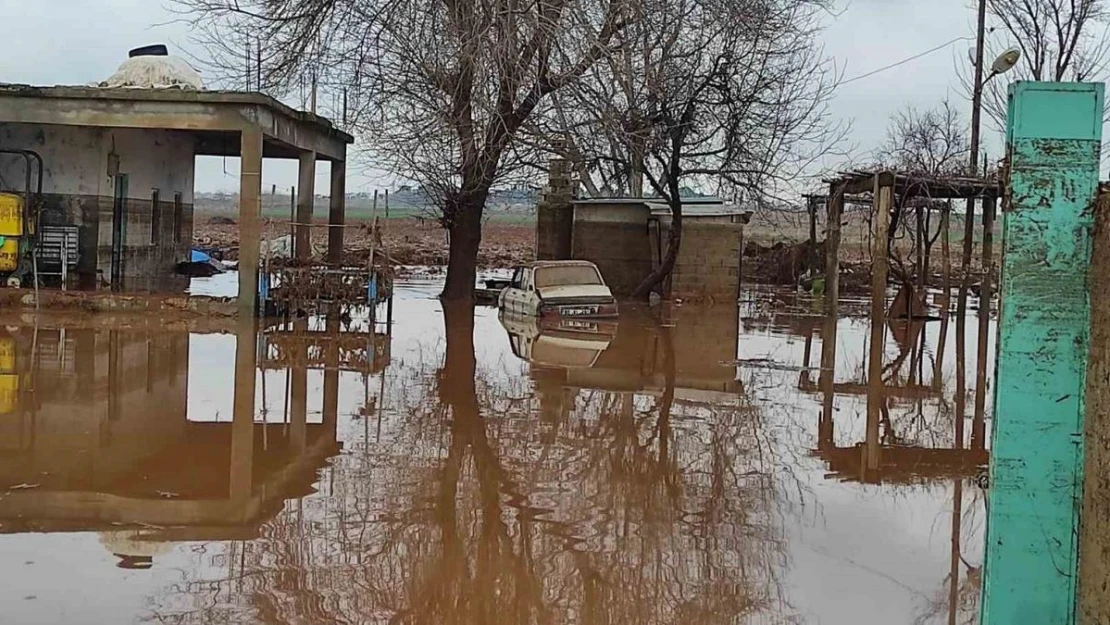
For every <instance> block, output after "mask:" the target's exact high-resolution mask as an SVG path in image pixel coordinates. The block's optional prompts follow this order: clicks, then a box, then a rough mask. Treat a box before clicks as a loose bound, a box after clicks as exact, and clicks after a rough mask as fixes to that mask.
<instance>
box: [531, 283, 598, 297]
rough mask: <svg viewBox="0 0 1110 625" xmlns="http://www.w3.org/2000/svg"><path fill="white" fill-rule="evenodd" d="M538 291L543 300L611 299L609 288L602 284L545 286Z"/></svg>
mask: <svg viewBox="0 0 1110 625" xmlns="http://www.w3.org/2000/svg"><path fill="white" fill-rule="evenodd" d="M537 290H538V291H539V294H540V297H542V298H544V299H545V300H561V299H568V300H575V299H581V298H586V299H594V298H610V299H611V298H612V297H613V293H612V292H610V291H609V287H607V286H605V285H604V284H575V285H570V286H547V287H543V288H541V289H537Z"/></svg>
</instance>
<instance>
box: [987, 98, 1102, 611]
mask: <svg viewBox="0 0 1110 625" xmlns="http://www.w3.org/2000/svg"><path fill="white" fill-rule="evenodd" d="M1103 97H1104V94H1103V85H1101V84H1092V83H1048V82H1018V83H1015V84H1013V85H1011V87H1010V104H1009V119H1008V123H1007V144H1008V151H1009V160H1010V189H1009V191H1010V193H1011V197H1010V202H1009V205H1008V206H1006V207H1005V213H1004V225H1003V239H1004V240H1003V257H1002V278H1001V291H1000V296H1001V302H1002V304H1001V312H1000V319H999V333H998V365H997V381H996V383H995V412H994V414H995V415H996V416H995V419H994V434H993V437H992V441H991V446H992V451H991V467H990V490H989V495H988V502H989V514H988V519H987V554H986V570H985V581H984V585H983V617H982V622H983V623H984V625H1002V624H1005V625H1021V624H1025V623H1028V624H1030V625H1033V624H1037V625H1040V624H1044V623H1054V624H1070V623H1075V606H1076V581H1077V580H1076V572H1077V561H1078V551H1077V550H1078V535H1079V510H1080V505H1081V503H1082V483H1083V476H1082V472H1083V410H1084V382H1085V379H1086V372H1087V345H1088V342H1089V335H1090V297H1089V292H1088V289H1087V274H1088V270H1089V265H1090V261H1091V231H1092V227H1093V221H1094V218H1093V216H1094V203H1095V197H1096V194H1097V191H1098V173H1099V146H1100V144H1101V140H1102V113H1103Z"/></svg>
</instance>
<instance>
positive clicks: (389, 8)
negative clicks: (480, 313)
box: [176, 0, 633, 299]
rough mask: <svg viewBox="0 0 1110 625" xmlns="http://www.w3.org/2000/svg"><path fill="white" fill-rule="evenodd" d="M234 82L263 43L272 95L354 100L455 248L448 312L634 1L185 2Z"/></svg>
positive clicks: (380, 146)
mask: <svg viewBox="0 0 1110 625" xmlns="http://www.w3.org/2000/svg"><path fill="white" fill-rule="evenodd" d="M176 2H177V4H178V5H179V6H180V7H181V10H182V12H183V13H184V14H185V15H186V16H188V19H190V20H191V21H192V23H193V25H194V28H195V31H194V32H196V33H197V34H198V35H197V36H198V38H199V39H201V41H202V43H203V44H205V45H206V47H207V49H208V50H209V51H210V53H211V54H212V56H213V59H214V60H213V66H214V67H216V68H219V69H222V70H224V74H225V75H227V76H231V77H234V76H241V75H242V71H241V70H239V69H237V68H241V67H242V62H241V59H242V58H243V50H244V49H252V45H251V43H250V42H252V41H260V42H261V50H262V53H261V54H260V56H261V65H262V72H261V75H262V81H263V86H264V87H266V88H268V89H271V90H274V91H276V92H288V91H290V90H292V89H294V88H295V86H296V85H297V84H298V83H300V82H302V77H303V76H305V75H310V76H312V77H313V78H312V81H313V83H314V84H315V83H317V82H318V83H319V85H320V87H321V89H324V90H330V91H331V92H332V93H335V92H337V91H339V90H342V91H343V93H345V94H346V100H347V102H348V108H349V116H348V123H349V124H350V125H351V126H352V127H353V128H354V129H355V130H357V131H360V134H361V138H362V140H363V141H364V142H365V144H366V146H367V147H368V148H370V150H371V152H372V156H373V158H374V160H376V161H377V162H379V163H381V164H382V165H384V166H386V167H388V168H390V169H391V170H393V171H394V173H396V174H398V175H400V176H402V177H405V178H409V179H412V180H414V181H416V182H419V183H420V184H421V185H422V186H423V187H424V188H425V189H426V190H427V191H428V193H429V196H430V199H432V200H433V201H434V202H435V203H436V205H437V206H438V207H439V208H440V210H441V212H442V217H441V222H442V225H443V227H444V228H446V229H447V231H448V233H449V237H450V243H451V245H450V252H449V259H448V269H447V283H446V286H445V287H444V291H443V296H444V298H445V299H470V298H471V297H472V296H473V290H474V283H475V272H476V263H477V253H478V247H479V245H480V242H481V237H482V231H481V221H482V213H483V210H484V206H485V203H486V200H487V198H488V196H489V191H490V188H491V187H492V186H493V185H494V184H496V183H498V182H499V181H502V180H504V179H505V177H506V176H508V175H510V174H511V173H512V172H513V171H514V170H515V169H516V164H517V162H518V161H517V157H518V155H517V154H516V152H515V148H516V146H515V145H514V140H515V138H516V136H517V133H518V131H519V130H520V128H521V126H522V125H523V124H524V123H525V121H527V120H528V119H529V118H530V117H531V116H532V115H533V114H534V113H535V111H536V110H537V108H538V107H539V106H540V105H541V103H543V101H544V100H545V99H546V98H547V97H548V96H549V95H550V94H552V93H553V92H555V91H557V90H558V89H560V88H562V87H564V86H566V85H567V84H568V83H571V82H572V81H574V80H575V79H576V78H577V77H579V76H580V75H581V74H582V73H584V72H585V71H587V70H588V69H589V68H590V66H591V65H593V64H594V63H595V62H596V61H597V60H598V59H601V58H604V57H606V56H607V55H609V54H610V53H611V51H612V45H613V40H614V36H615V35H616V34H617V33H619V32H620V31H621V29H622V28H623V27H624V26H625V24H626V23H627V22H628V21H629V20H630V18H631V16H632V15H633V12H632V11H631V9H630V7H631V6H632V2H630V1H629V0H537V1H535V2H523V1H521V0H492V1H489V2H477V1H475V0H176Z"/></svg>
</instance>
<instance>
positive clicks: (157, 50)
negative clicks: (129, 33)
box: [127, 43, 170, 59]
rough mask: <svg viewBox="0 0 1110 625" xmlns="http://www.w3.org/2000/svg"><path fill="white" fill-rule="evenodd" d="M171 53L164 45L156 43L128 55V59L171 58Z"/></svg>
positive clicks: (136, 49)
mask: <svg viewBox="0 0 1110 625" xmlns="http://www.w3.org/2000/svg"><path fill="white" fill-rule="evenodd" d="M169 55H170V51H169V49H168V48H166V45H165V44H163V43H156V44H154V45H152V46H143V47H141V48H135V49H134V50H132V51H130V52H128V53H127V58H130V59H133V58H135V57H137V56H169Z"/></svg>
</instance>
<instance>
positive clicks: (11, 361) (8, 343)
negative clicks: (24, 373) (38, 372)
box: [0, 332, 15, 373]
mask: <svg viewBox="0 0 1110 625" xmlns="http://www.w3.org/2000/svg"><path fill="white" fill-rule="evenodd" d="M0 373H15V339H13V338H12V337H11V336H10V335H8V334H7V333H6V332H5V333H4V336H3V337H2V338H0Z"/></svg>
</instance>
